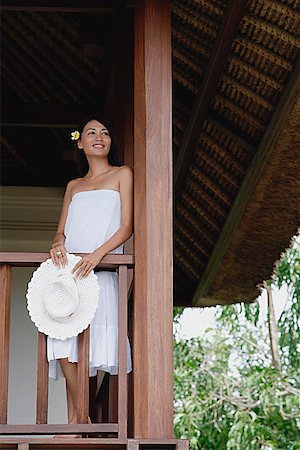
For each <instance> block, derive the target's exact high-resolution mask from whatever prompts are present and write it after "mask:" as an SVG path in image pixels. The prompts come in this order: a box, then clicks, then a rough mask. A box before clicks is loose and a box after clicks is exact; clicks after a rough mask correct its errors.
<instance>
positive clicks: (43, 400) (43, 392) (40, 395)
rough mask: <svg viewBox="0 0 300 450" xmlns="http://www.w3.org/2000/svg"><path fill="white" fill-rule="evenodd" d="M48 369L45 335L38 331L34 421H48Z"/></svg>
mask: <svg viewBox="0 0 300 450" xmlns="http://www.w3.org/2000/svg"><path fill="white" fill-rule="evenodd" d="M48 370H49V363H48V360H47V336H46V335H45V334H43V333H38V362H37V397H36V423H38V424H40V423H47V421H48Z"/></svg>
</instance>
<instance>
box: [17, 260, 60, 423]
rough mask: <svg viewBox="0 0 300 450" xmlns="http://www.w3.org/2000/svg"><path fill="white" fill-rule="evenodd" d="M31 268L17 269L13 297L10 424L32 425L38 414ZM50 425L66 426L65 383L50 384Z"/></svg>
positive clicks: (55, 382) (35, 336) (35, 333)
mask: <svg viewBox="0 0 300 450" xmlns="http://www.w3.org/2000/svg"><path fill="white" fill-rule="evenodd" d="M32 272H33V269H32V268H21V267H20V268H19V267H18V268H14V269H13V279H12V296H11V325H10V364H9V394H8V395H9V396H8V423H10V424H33V423H35V413H36V365H37V333H38V332H37V329H36V327H35V326H34V324H33V323H32V322H31V320H30V317H29V314H28V312H27V307H26V297H25V295H26V290H27V283H28V281H29V280H30V278H31V275H32ZM48 420H49V423H67V411H66V396H65V387H64V380H59V381H54V380H50V385H49V419H48Z"/></svg>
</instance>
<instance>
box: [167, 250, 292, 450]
mask: <svg viewBox="0 0 300 450" xmlns="http://www.w3.org/2000/svg"><path fill="white" fill-rule="evenodd" d="M272 283H273V284H275V285H277V286H278V287H281V286H282V285H284V284H286V285H287V286H288V289H289V302H288V304H287V307H286V308H285V311H284V312H283V313H282V315H281V317H280V320H279V323H278V326H279V336H280V338H279V344H280V350H281V360H282V361H281V362H282V367H283V370H282V372H279V371H278V370H276V369H275V368H274V367H272V358H271V352H270V345H269V336H268V327H267V324H266V323H260V322H259V321H258V319H259V314H260V310H259V304H258V303H254V304H251V305H242V304H239V305H229V306H226V307H219V308H217V312H216V321H217V325H216V328H215V329H214V330H207V332H206V333H205V334H204V335H203V336H202V337H198V338H194V339H190V340H182V339H179V338H178V336H177V335H176V333H175V345H174V360H175V372H174V405H175V434H176V436H177V437H181V438H187V439H189V440H190V448H191V449H192V450H259V449H261V450H300V361H299V353H300V352H299V331H300V324H299V317H300V245H299V243H297V242H295V243H294V244H293V246H292V247H291V248H289V249H288V250H287V251H286V252H285V253H284V255H282V258H281V260H280V261H279V263H278V264H277V267H276V273H275V276H274V279H273V280H272ZM182 312H183V310H182V309H180V310H179V311H177V312H176V314H175V318H176V317H177V319H178V318H179V317H180V315H181V314H182ZM177 323H178V320H177Z"/></svg>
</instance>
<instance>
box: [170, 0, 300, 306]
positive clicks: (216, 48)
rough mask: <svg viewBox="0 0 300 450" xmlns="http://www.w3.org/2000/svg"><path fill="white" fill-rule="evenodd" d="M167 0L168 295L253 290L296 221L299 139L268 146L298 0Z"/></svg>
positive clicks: (202, 297)
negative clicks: (170, 136) (170, 84)
mask: <svg viewBox="0 0 300 450" xmlns="http://www.w3.org/2000/svg"><path fill="white" fill-rule="evenodd" d="M171 4H172V16H173V67H174V70H173V74H174V93H175V104H174V153H175V183H176V184H175V192H176V198H175V233H174V234H175V236H174V242H175V296H176V297H177V301H178V302H179V303H186V304H199V305H209V304H215V303H228V302H236V301H246V302H249V301H253V300H254V299H255V298H256V296H257V294H258V290H257V287H256V286H257V284H258V283H260V282H261V281H263V279H264V278H266V277H269V276H270V274H271V273H272V268H273V264H274V261H275V260H276V258H278V256H279V254H280V252H281V251H283V249H284V248H285V247H286V246H287V245H288V242H289V239H290V237H291V236H292V234H293V233H295V231H296V229H297V220H298V221H299V213H297V198H298V202H299V196H300V186H299V179H300V178H299V175H300V173H299V170H298V176H297V164H298V167H299V162H300V161H299V156H298V158H297V154H296V147H297V144H298V145H299V141H298V142H297V141H295V142H293V143H292V141H291V140H290V142H291V143H292V149H291V150H290V153H291V154H290V156H289V157H288V156H287V155H288V152H287V151H286V150H285V149H283V144H282V139H280V140H279V141H278V143H277V144H276V145H275V142H276V138H277V135H278V132H279V131H280V129H282V128H283V129H284V131H283V133H286V134H288V135H290V136H294V135H295V132H296V130H295V129H294V128H293V125H294V124H295V120H296V121H297V118H298V121H299V118H300V117H299V114H298V116H297V118H296V115H297V112H299V111H298V110H297V109H294V111H293V116H292V117H294V121H293V119H292V118H291V119H290V120H289V121H287V122H286V120H287V118H288V113H289V111H290V110H291V108H292V105H293V102H294V101H295V99H296V98H297V95H299V68H300V66H299V45H300V41H299V31H300V30H299V23H300V15H299V10H298V9H297V2H296V1H287V2H278V1H272V0H268V1H263V0H253V1H251V0H250V1H248V2H242V1H240V2H234V1H232V2H229V1H228V2H222V1H212V2H206V1H189V0H187V1H179V0H178V1H176V0H174V1H172V2H171ZM298 151H299V147H298ZM282 153H283V155H285V156H286V157H285V159H284V160H283V155H282ZM292 155H293V158H292ZM290 158H292V159H290ZM279 164H281V165H280V167H281V170H276V168H277V166H278V165H279ZM265 165H266V167H265ZM273 185H275V186H276V190H274V189H272V186H273ZM263 186H264V189H263ZM286 197H289V198H290V199H291V200H290V202H286V201H285V199H286ZM258 198H260V202H259V203H257V199H258ZM278 207H280V215H279V214H278V211H277V208H278ZM258 211H259V215H257V214H256V213H257V212H258ZM275 217H276V226H274V220H275ZM279 217H280V219H279ZM285 217H286V219H288V220H289V222H288V223H286V219H285ZM275 229H276V230H275ZM187 286H189V289H187V288H186V287H187Z"/></svg>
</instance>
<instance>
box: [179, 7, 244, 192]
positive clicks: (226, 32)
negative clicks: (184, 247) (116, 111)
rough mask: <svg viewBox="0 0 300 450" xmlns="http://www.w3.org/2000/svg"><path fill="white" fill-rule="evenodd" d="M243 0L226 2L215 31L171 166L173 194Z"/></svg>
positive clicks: (187, 161) (241, 13)
mask: <svg viewBox="0 0 300 450" xmlns="http://www.w3.org/2000/svg"><path fill="white" fill-rule="evenodd" d="M246 4H247V0H231V1H229V2H228V5H227V8H226V10H225V13H224V17H223V20H222V23H221V26H220V29H219V32H218V37H217V39H216V43H215V46H214V50H213V52H212V55H211V58H210V61H209V64H208V67H207V70H206V72H205V75H204V78H203V80H202V82H201V85H200V87H199V93H198V96H197V98H196V100H195V103H194V107H193V111H192V114H191V116H190V119H189V122H188V124H187V128H186V132H185V134H184V137H183V141H182V146H181V149H180V151H179V153H178V157H177V160H176V166H175V174H174V180H175V193H176V194H178V193H179V192H180V190H181V188H182V186H183V183H184V179H185V174H186V172H187V170H188V167H189V165H190V161H191V158H192V156H193V150H194V149H195V147H196V145H197V142H198V139H199V135H200V131H201V124H202V122H203V121H204V118H205V114H206V113H207V108H208V106H209V104H210V101H211V97H212V95H213V93H214V91H215V89H216V87H217V84H218V81H219V78H220V75H221V73H222V70H223V68H224V62H225V61H226V59H227V56H228V54H229V52H230V49H231V45H232V43H233V41H234V39H235V37H236V34H237V31H238V27H239V24H240V21H241V19H242V17H243V16H244V14H245V12H246Z"/></svg>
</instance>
